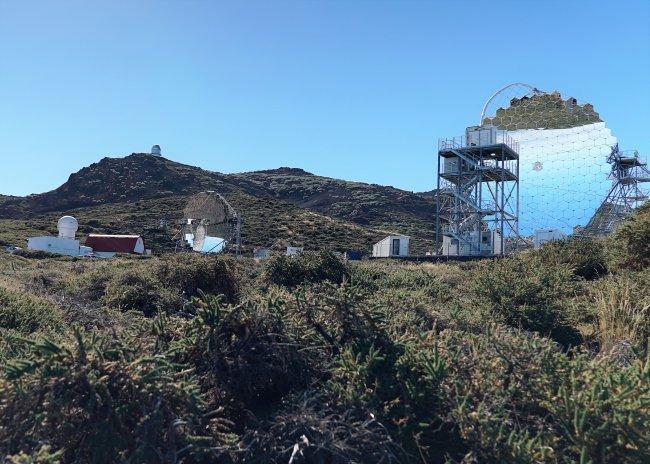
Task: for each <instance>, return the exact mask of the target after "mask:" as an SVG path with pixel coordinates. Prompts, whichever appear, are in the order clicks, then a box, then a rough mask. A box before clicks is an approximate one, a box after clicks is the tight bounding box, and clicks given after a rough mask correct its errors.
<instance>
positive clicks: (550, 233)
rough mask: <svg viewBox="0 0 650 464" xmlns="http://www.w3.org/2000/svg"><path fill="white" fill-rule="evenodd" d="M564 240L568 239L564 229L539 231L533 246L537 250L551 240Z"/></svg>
mask: <svg viewBox="0 0 650 464" xmlns="http://www.w3.org/2000/svg"><path fill="white" fill-rule="evenodd" d="M564 238H566V234H565V233H564V232H563V231H562V229H537V230H535V237H534V238H533V246H534V247H535V249H536V250H537V249H538V248H539V247H540V246H542V243H546V242H550V241H551V240H562V239H564Z"/></svg>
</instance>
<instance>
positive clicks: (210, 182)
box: [0, 153, 435, 250]
mask: <svg viewBox="0 0 650 464" xmlns="http://www.w3.org/2000/svg"><path fill="white" fill-rule="evenodd" d="M203 190H217V191H219V192H220V193H222V194H224V195H225V196H226V197H227V198H228V199H229V201H231V203H232V204H233V206H234V207H235V208H236V209H238V211H239V212H240V214H241V215H242V216H243V217H244V220H245V226H244V231H246V228H247V227H248V231H249V232H252V231H256V232H254V233H249V234H246V233H245V235H248V237H245V239H247V240H249V241H250V245H251V246H253V245H265V244H268V243H269V242H272V241H274V240H273V239H272V237H270V235H269V234H270V233H271V232H270V230H272V229H273V228H272V227H271V228H269V227H268V224H269V223H270V222H273V221H276V220H277V217H282V221H284V223H285V224H284V226H283V227H279V228H277V229H273V230H274V231H275V232H274V233H276V234H277V235H278V236H277V237H276V238H275V240H283V241H287V242H292V243H296V244H302V245H306V246H312V247H314V248H317V247H318V245H319V243H318V242H317V241H318V240H321V242H322V243H324V244H326V245H327V246H328V247H332V246H334V247H336V248H340V249H346V248H350V247H359V246H362V247H363V248H364V249H368V248H369V245H371V241H372V240H375V239H378V238H381V235H382V234H384V233H393V232H395V233H404V234H409V235H412V236H413V237H414V243H415V246H416V248H420V249H422V250H424V249H428V248H430V245H431V241H432V240H433V238H434V236H435V231H434V221H433V217H434V215H433V213H434V208H435V201H434V199H432V198H430V197H428V196H427V195H422V194H418V193H414V192H409V191H405V190H400V189H397V188H395V187H390V186H381V185H377V184H367V183H363V182H354V181H347V180H341V179H334V178H329V177H324V176H318V175H315V174H312V173H309V172H307V171H305V170H303V169H300V168H293V167H280V168H277V169H267V170H260V171H252V172H243V173H235V174H223V173H219V172H215V171H208V170H205V169H202V168H200V167H196V166H191V165H187V164H182V163H178V162H176V161H172V160H169V159H167V158H163V157H158V156H152V155H150V154H146V153H132V154H131V155H128V156H125V157H122V158H113V157H104V158H102V159H101V160H99V161H98V162H95V163H92V164H90V165H89V166H85V167H83V168H81V169H80V170H79V171H77V172H75V173H72V174H71V175H70V176H69V178H68V180H67V181H66V182H65V183H63V184H62V185H60V186H59V187H57V188H56V189H53V190H51V191H49V192H44V193H39V194H32V195H28V196H25V197H12V196H0V219H3V220H23V221H25V220H29V221H32V222H34V221H36V222H37V223H40V222H41V221H45V220H52V218H53V217H54V216H55V215H56V214H59V213H61V214H63V213H71V212H74V213H75V214H77V215H81V217H85V216H86V214H85V211H94V212H95V214H96V215H97V217H98V219H96V220H95V219H93V218H86V219H87V220H90V221H93V223H98V224H99V225H98V227H96V228H94V229H93V231H94V232H96V231H110V232H112V231H115V230H118V227H119V224H112V221H111V217H110V216H111V215H112V216H113V217H116V215H117V216H120V217H121V213H120V211H126V210H128V211H130V213H129V214H130V221H131V222H129V223H128V224H129V226H130V227H131V229H133V228H135V229H138V230H142V229H143V228H144V227H145V224H144V222H145V219H144V218H146V221H148V222H147V225H148V226H151V223H152V222H155V221H154V218H153V217H151V214H150V213H151V211H154V210H155V211H157V213H158V216H159V218H160V220H163V221H167V222H169V221H171V222H172V223H174V222H175V221H177V219H179V215H180V210H181V209H182V207H181V205H182V202H183V199H184V198H186V197H187V196H189V195H192V194H194V193H197V192H200V191H203ZM172 199H173V201H172ZM138 204H141V205H142V208H141V209H138V207H137V206H138ZM145 204H146V205H145ZM120 205H122V206H120ZM126 205H129V206H128V207H127V206H126ZM132 205H135V208H134V207H133V206H132ZM162 205H167V208H168V209H169V211H168V212H165V211H164V208H162ZM108 211H110V212H111V213H110V214H109V213H108ZM308 213H310V214H308ZM328 218H329V219H328ZM330 219H331V220H330ZM332 220H333V221H334V222H332ZM313 222H316V223H318V224H319V227H321V228H323V227H324V228H325V230H324V231H320V232H319V233H318V234H316V235H318V238H317V237H316V235H314V234H315V232H314V231H313V230H312V229H311V228H312V225H313V224H312V223H313ZM265 224H266V228H267V229H269V232H264V229H265ZM346 224H347V225H346ZM102 225H103V226H104V227H102ZM125 225H126V224H125ZM45 228H48V229H49V226H45ZM150 228H151V227H150ZM346 228H347V229H348V230H349V231H356V233H357V234H358V235H359V236H362V237H363V240H356V239H354V237H352V236H350V234H348V233H343V232H342V230H343V229H346ZM330 229H331V230H330ZM328 230H330V232H332V233H331V236H328V235H327V231H328ZM131 231H133V230H131ZM323 233H325V235H323ZM310 237H312V239H310ZM307 243H309V245H307ZM337 244H338V245H337ZM418 244H419V245H418ZM157 245H159V247H161V248H162V249H169V248H170V247H171V244H170V243H169V241H160V242H159V243H157Z"/></svg>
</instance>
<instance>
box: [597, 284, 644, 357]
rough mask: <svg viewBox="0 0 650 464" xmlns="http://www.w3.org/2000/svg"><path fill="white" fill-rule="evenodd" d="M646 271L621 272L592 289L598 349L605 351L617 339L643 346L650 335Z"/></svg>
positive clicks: (607, 350) (641, 347) (640, 348)
mask: <svg viewBox="0 0 650 464" xmlns="http://www.w3.org/2000/svg"><path fill="white" fill-rule="evenodd" d="M649 277H650V273H649V272H645V273H641V274H632V275H630V274H623V275H618V276H615V277H611V278H609V279H608V280H606V281H604V282H602V285H601V286H600V287H599V288H597V289H596V290H595V297H594V301H595V304H596V310H597V313H596V333H597V335H598V340H599V342H600V348H601V351H602V352H604V353H608V352H610V351H611V350H612V348H614V347H615V346H616V345H617V344H618V343H620V342H628V343H630V344H631V345H632V347H634V348H636V349H638V350H645V349H647V343H648V338H649V337H650V297H649V296H648V292H647V284H646V282H648V281H650V278H649Z"/></svg>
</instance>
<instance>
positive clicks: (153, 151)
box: [151, 145, 161, 156]
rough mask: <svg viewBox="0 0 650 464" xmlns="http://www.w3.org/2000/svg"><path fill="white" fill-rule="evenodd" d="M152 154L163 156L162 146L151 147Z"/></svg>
mask: <svg viewBox="0 0 650 464" xmlns="http://www.w3.org/2000/svg"><path fill="white" fill-rule="evenodd" d="M151 154H152V155H157V156H160V155H161V152H160V145H154V146H153V147H151Z"/></svg>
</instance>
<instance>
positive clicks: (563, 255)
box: [537, 237, 607, 280]
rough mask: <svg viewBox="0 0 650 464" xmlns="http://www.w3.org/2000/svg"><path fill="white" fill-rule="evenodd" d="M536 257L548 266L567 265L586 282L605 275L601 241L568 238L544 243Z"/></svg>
mask: <svg viewBox="0 0 650 464" xmlns="http://www.w3.org/2000/svg"><path fill="white" fill-rule="evenodd" d="M537 255H538V257H539V258H540V260H541V261H542V262H543V263H545V264H546V265H549V266H558V265H567V266H568V267H569V268H570V269H571V270H572V271H573V273H574V274H575V275H576V276H579V277H583V278H585V279H587V280H591V279H595V278H598V277H602V276H604V275H606V274H607V262H606V256H605V250H604V245H603V241H602V240H601V239H594V238H591V237H569V238H566V239H564V240H553V241H550V242H546V243H544V244H543V245H542V246H541V248H540V249H539V251H537Z"/></svg>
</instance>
